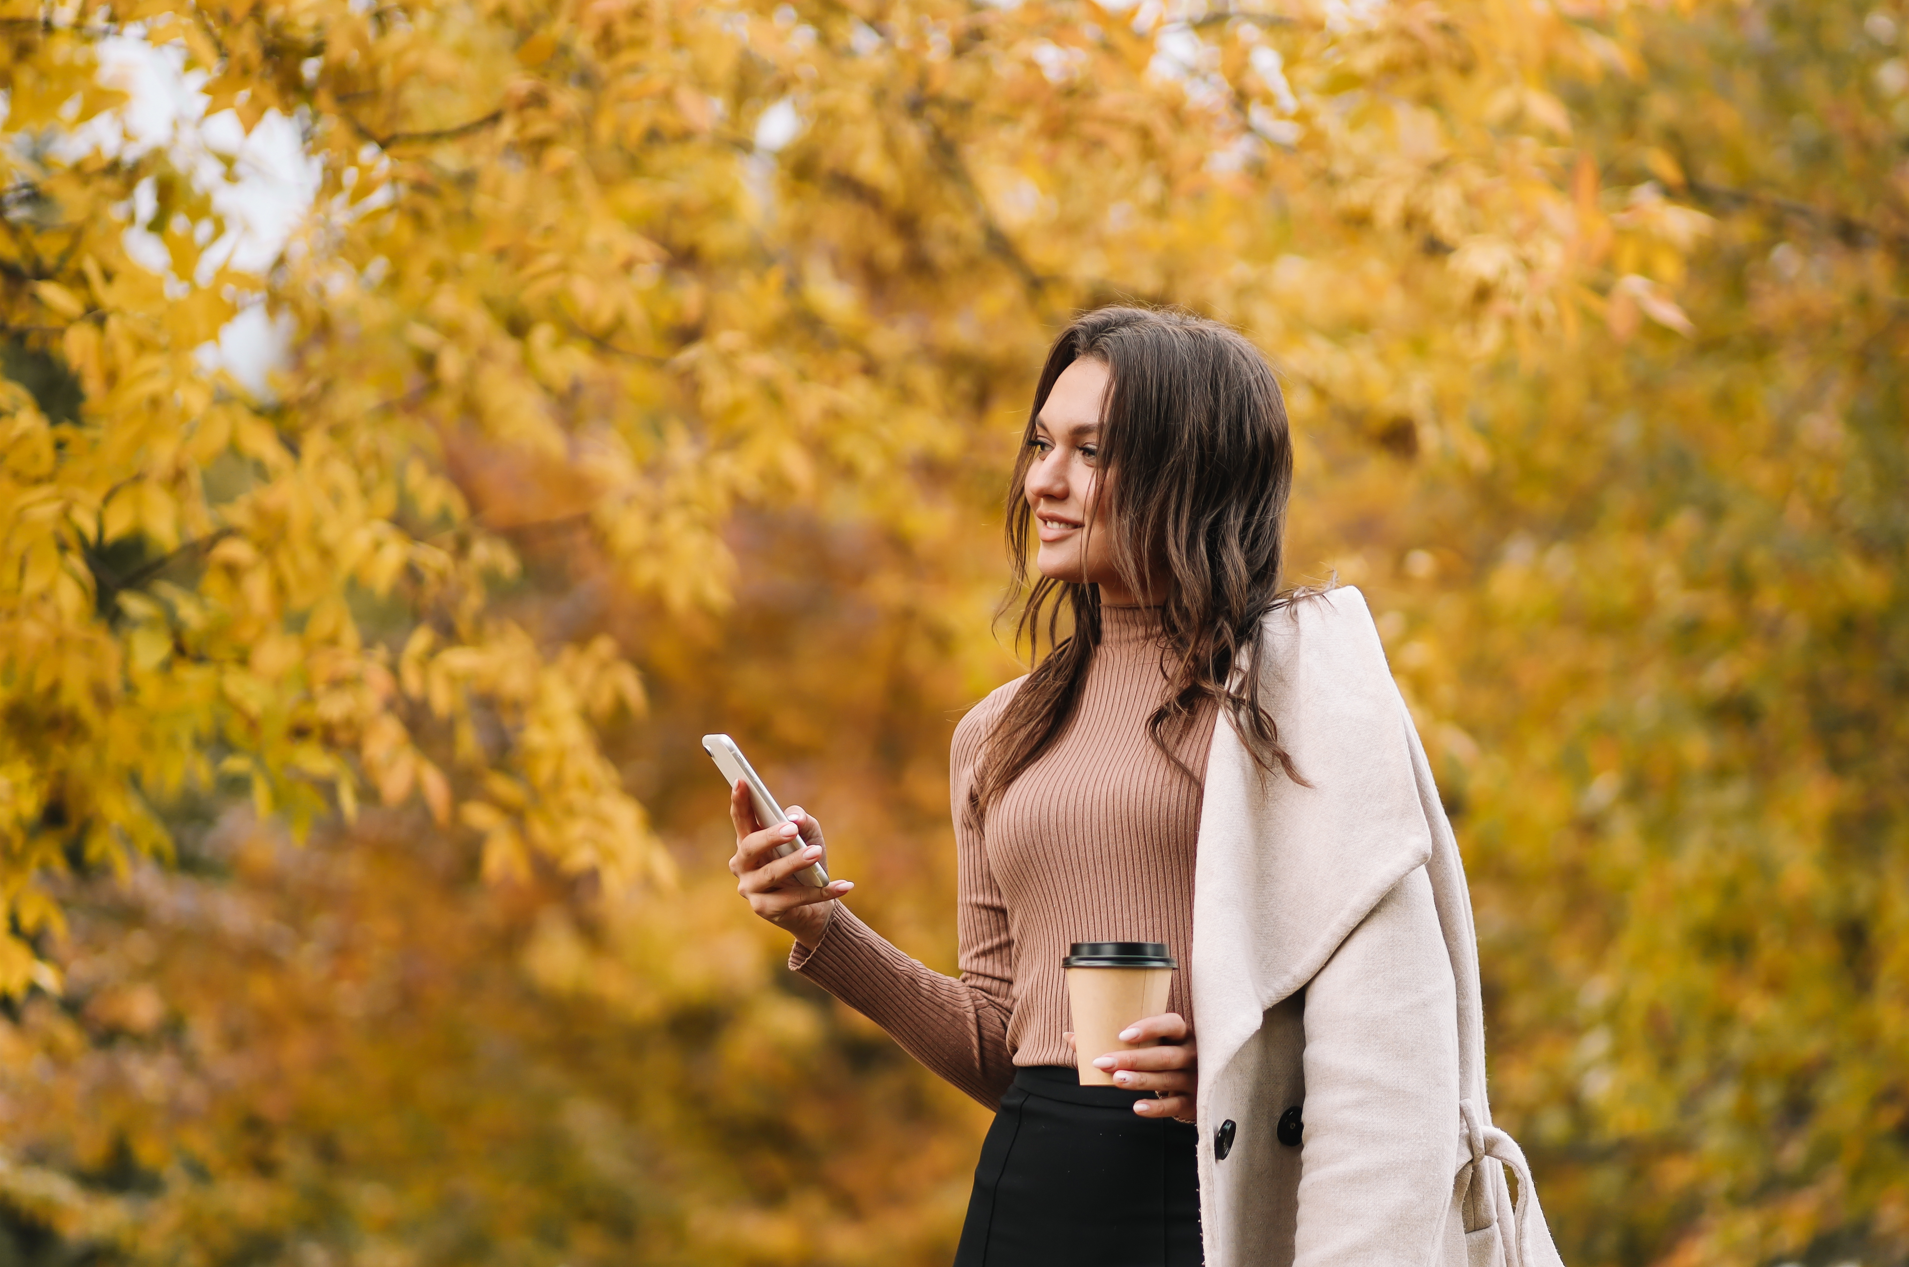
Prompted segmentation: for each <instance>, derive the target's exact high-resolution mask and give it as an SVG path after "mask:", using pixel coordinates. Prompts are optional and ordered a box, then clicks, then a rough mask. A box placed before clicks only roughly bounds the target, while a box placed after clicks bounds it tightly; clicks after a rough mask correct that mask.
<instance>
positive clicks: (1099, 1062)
mask: <svg viewBox="0 0 1909 1267" xmlns="http://www.w3.org/2000/svg"><path fill="white" fill-rule="evenodd" d="M1113 1067H1114V1058H1113V1057H1112V1056H1096V1057H1094V1068H1096V1069H1100V1070H1103V1071H1104V1070H1108V1069H1112V1068H1113Z"/></svg>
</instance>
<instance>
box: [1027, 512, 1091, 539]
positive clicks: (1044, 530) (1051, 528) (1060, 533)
mask: <svg viewBox="0 0 1909 1267" xmlns="http://www.w3.org/2000/svg"><path fill="white" fill-rule="evenodd" d="M1034 521H1035V522H1036V523H1038V524H1039V525H1040V536H1041V540H1043V541H1058V540H1060V539H1061V538H1062V537H1064V536H1066V535H1067V534H1068V533H1070V532H1074V531H1076V530H1078V529H1079V528H1080V525H1079V524H1078V523H1076V522H1075V521H1074V520H1072V519H1062V518H1060V517H1058V516H1056V515H1036V516H1034Z"/></svg>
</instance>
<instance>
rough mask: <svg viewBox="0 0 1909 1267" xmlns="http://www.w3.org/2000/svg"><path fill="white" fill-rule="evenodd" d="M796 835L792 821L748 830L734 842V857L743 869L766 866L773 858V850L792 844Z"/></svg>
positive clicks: (749, 869)
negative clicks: (754, 830)
mask: <svg viewBox="0 0 1909 1267" xmlns="http://www.w3.org/2000/svg"><path fill="white" fill-rule="evenodd" d="M796 836H797V829H796V825H795V824H794V823H777V824H776V825H775V826H774V827H769V828H765V829H764V830H762V831H756V832H750V833H749V834H748V835H747V836H744V837H743V838H742V839H741V840H738V841H737V842H736V859H737V861H739V862H740V863H742V869H743V870H744V871H754V870H756V869H757V868H759V867H766V866H768V865H769V863H771V862H773V861H774V860H775V856H776V854H775V851H776V850H777V849H779V848H780V847H782V846H783V845H789V844H794V843H795V841H796ZM738 874H740V872H739V873H738Z"/></svg>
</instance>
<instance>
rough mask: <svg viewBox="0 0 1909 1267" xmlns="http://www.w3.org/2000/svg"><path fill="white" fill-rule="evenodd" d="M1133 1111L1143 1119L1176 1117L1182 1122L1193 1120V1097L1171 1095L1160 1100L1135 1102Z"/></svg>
mask: <svg viewBox="0 0 1909 1267" xmlns="http://www.w3.org/2000/svg"><path fill="white" fill-rule="evenodd" d="M1133 1111H1134V1112H1135V1113H1138V1114H1139V1115H1140V1116H1141V1117H1176V1118H1179V1119H1180V1120H1181V1121H1182V1122H1191V1121H1192V1120H1193V1097H1192V1096H1190V1095H1169V1096H1164V1097H1162V1098H1161V1099H1158V1100H1135V1101H1134V1102H1133Z"/></svg>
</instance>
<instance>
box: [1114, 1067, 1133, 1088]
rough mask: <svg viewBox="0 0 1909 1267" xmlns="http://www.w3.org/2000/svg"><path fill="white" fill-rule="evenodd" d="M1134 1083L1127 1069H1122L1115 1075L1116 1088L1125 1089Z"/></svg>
mask: <svg viewBox="0 0 1909 1267" xmlns="http://www.w3.org/2000/svg"><path fill="white" fill-rule="evenodd" d="M1132 1081H1133V1075H1132V1074H1130V1073H1128V1072H1127V1071H1126V1070H1125V1069H1122V1070H1121V1071H1120V1072H1119V1073H1117V1074H1115V1075H1114V1084H1115V1085H1116V1086H1122V1087H1124V1086H1126V1085H1127V1084H1128V1083H1129V1082H1132Z"/></svg>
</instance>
